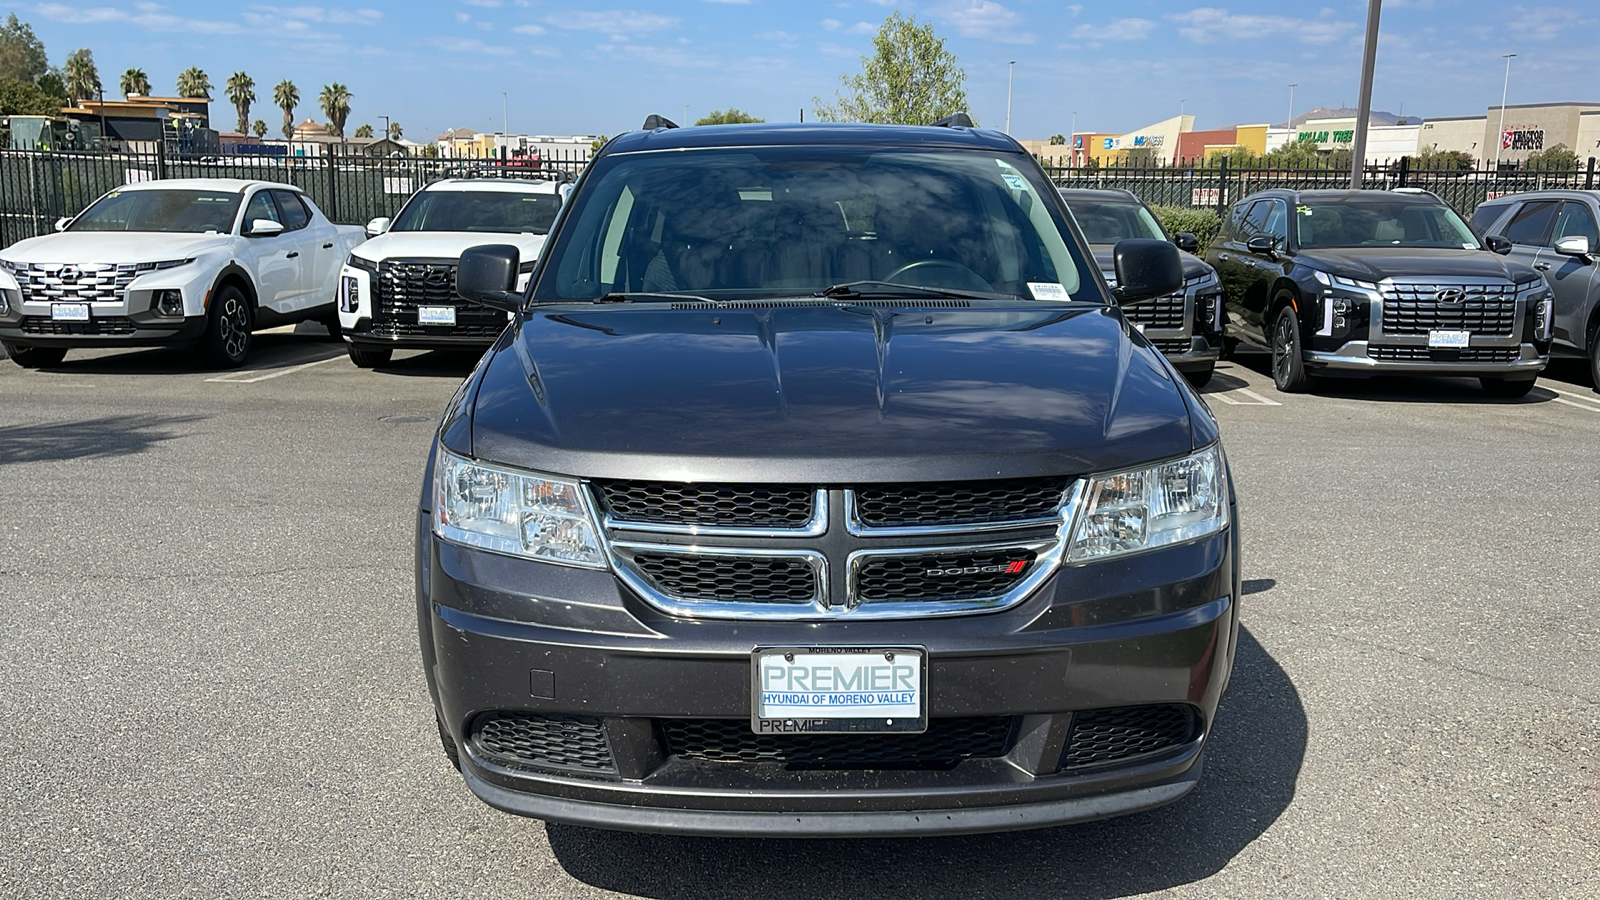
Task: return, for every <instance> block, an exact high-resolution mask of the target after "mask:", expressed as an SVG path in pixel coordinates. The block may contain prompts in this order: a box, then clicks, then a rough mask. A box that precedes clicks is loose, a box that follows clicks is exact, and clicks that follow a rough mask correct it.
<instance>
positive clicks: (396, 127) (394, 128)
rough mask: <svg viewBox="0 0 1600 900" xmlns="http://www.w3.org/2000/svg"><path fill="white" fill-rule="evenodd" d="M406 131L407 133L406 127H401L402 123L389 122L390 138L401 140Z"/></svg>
mask: <svg viewBox="0 0 1600 900" xmlns="http://www.w3.org/2000/svg"><path fill="white" fill-rule="evenodd" d="M405 133H406V130H405V129H404V128H401V127H400V123H399V122H390V123H389V131H388V134H389V140H391V141H398V140H400V138H402V137H404V136H405Z"/></svg>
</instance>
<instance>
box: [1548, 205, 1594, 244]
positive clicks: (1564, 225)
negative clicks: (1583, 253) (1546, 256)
mask: <svg viewBox="0 0 1600 900" xmlns="http://www.w3.org/2000/svg"><path fill="white" fill-rule="evenodd" d="M1565 237H1586V238H1588V239H1589V249H1590V250H1591V251H1592V250H1595V249H1596V248H1600V229H1597V228H1596V227H1595V221H1594V212H1593V211H1591V210H1590V209H1589V204H1587V203H1584V202H1582V201H1578V200H1568V201H1567V202H1565V203H1563V204H1561V215H1560V216H1559V217H1558V218H1557V219H1556V233H1555V237H1553V238H1551V239H1550V243H1551V245H1552V246H1554V245H1555V242H1556V241H1559V240H1561V239H1562V238H1565Z"/></svg>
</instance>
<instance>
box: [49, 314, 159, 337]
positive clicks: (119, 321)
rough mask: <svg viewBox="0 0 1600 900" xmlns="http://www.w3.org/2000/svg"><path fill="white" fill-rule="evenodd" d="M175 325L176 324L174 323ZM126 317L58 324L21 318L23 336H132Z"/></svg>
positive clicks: (131, 325)
mask: <svg viewBox="0 0 1600 900" xmlns="http://www.w3.org/2000/svg"><path fill="white" fill-rule="evenodd" d="M175 324H176V322H175ZM133 332H134V324H133V320H132V319H130V318H128V317H126V316H100V317H97V318H93V319H90V320H89V321H87V322H59V321H56V320H54V319H51V318H50V317H49V316H23V317H22V333H23V334H133Z"/></svg>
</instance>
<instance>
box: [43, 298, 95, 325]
mask: <svg viewBox="0 0 1600 900" xmlns="http://www.w3.org/2000/svg"><path fill="white" fill-rule="evenodd" d="M89 317H90V313H89V304H87V303H52V304H50V321H52V322H87V321H89Z"/></svg>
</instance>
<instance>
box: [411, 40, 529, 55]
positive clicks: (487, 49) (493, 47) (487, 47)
mask: <svg viewBox="0 0 1600 900" xmlns="http://www.w3.org/2000/svg"><path fill="white" fill-rule="evenodd" d="M430 43H432V44H433V45H434V46H435V47H438V48H439V49H440V50H444V51H446V52H448V53H470V54H488V55H490V56H510V55H512V54H513V53H515V52H516V51H515V50H512V49H511V48H510V47H502V46H499V45H498V44H486V43H484V42H483V41H480V40H478V39H477V38H455V37H445V38H434V39H433V40H432V41H430Z"/></svg>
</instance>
